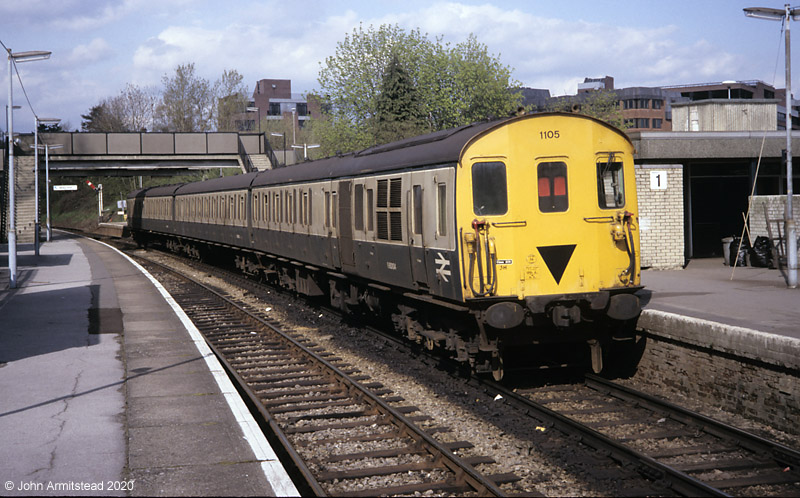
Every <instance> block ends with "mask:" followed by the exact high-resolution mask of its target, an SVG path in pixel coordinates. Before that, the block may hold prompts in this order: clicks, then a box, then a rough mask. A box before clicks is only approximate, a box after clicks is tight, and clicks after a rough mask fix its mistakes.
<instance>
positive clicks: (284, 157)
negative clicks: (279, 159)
mask: <svg viewBox="0 0 800 498" xmlns="http://www.w3.org/2000/svg"><path fill="white" fill-rule="evenodd" d="M270 135H272V136H273V137H283V165H284V166H286V133H276V132H274V131H273V132H272V133H270Z"/></svg>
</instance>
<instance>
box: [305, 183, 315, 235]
mask: <svg viewBox="0 0 800 498" xmlns="http://www.w3.org/2000/svg"><path fill="white" fill-rule="evenodd" d="M312 199H314V195H313V194H312V193H311V189H310V188H309V189H308V203H307V204H306V209H307V213H308V218H307V219H306V224H307V225H308V226H311V225H312V224H313V223H314V217H313V216H312V214H311V213H313V212H314V211H313V208H312V206H311V201H312Z"/></svg>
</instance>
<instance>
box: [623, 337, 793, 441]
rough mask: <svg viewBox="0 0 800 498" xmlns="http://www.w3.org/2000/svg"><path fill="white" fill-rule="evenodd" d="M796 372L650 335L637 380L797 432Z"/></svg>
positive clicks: (680, 399) (682, 399)
mask: <svg viewBox="0 0 800 498" xmlns="http://www.w3.org/2000/svg"><path fill="white" fill-rule="evenodd" d="M797 374H798V372H797V370H792V369H785V368H780V367H775V368H772V367H770V366H768V365H759V364H758V362H751V361H746V360H744V359H742V358H736V357H730V358H728V357H725V356H721V355H718V354H714V353H713V352H711V351H708V350H706V349H702V348H690V347H682V346H681V345H680V344H675V343H673V342H671V341H660V340H659V339H658V338H657V337H652V336H651V337H648V338H647V347H646V349H645V353H644V356H643V357H642V361H641V362H640V363H639V369H638V371H637V373H636V379H637V380H638V381H639V382H641V383H645V384H649V385H650V386H651V388H652V390H653V391H655V394H658V395H660V396H662V397H664V398H667V399H668V400H670V401H673V402H675V403H677V404H685V403H687V402H688V401H691V402H692V403H695V404H697V405H700V406H702V407H718V408H721V409H722V410H725V411H727V412H731V413H736V414H738V415H741V416H744V417H746V418H748V419H751V420H755V421H758V422H761V423H764V424H767V425H770V426H772V427H774V428H776V429H778V430H781V431H786V432H789V433H792V434H798V433H800V429H798V425H797V423H796V420H795V418H794V417H793V416H792V414H796V413H798V410H800V378H798V376H797ZM693 408H695V409H698V407H696V406H695V407H693ZM710 415H712V416H713V415H714V414H713V413H712V414H710Z"/></svg>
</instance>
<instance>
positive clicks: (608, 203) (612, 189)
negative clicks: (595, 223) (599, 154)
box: [597, 154, 625, 209]
mask: <svg viewBox="0 0 800 498" xmlns="http://www.w3.org/2000/svg"><path fill="white" fill-rule="evenodd" d="M624 186H625V185H624V182H623V174H622V162H620V161H615V160H614V155H613V154H610V155H609V157H608V159H606V160H601V161H598V162H597V201H598V204H599V205H600V207H601V208H603V209H612V208H619V207H622V206H624V205H625V190H624Z"/></svg>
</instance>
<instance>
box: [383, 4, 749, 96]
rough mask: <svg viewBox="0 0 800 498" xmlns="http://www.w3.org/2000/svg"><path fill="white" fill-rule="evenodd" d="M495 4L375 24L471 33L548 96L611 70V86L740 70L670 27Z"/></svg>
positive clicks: (428, 11)
mask: <svg viewBox="0 0 800 498" xmlns="http://www.w3.org/2000/svg"><path fill="white" fill-rule="evenodd" d="M501 5H502V4H497V5H493V4H489V3H487V4H481V5H467V4H464V3H459V2H439V3H435V4H433V5H430V6H429V7H426V8H423V9H421V10H420V11H417V12H406V13H404V14H399V15H393V16H386V17H384V18H381V19H379V20H376V21H380V22H389V23H397V24H399V25H400V26H402V27H405V28H409V29H410V28H415V27H419V28H420V29H421V30H422V31H423V32H427V33H429V35H431V36H434V35H442V36H443V37H444V39H445V40H446V41H450V42H451V43H458V42H460V41H463V40H464V39H465V38H466V36H467V34H468V33H473V34H475V35H476V37H477V39H478V41H480V42H481V43H484V44H486V45H487V47H488V50H489V52H490V53H493V54H495V55H500V58H501V61H502V62H503V63H504V64H505V65H507V66H510V67H512V68H513V69H514V72H513V74H512V76H513V77H514V78H515V79H517V80H519V81H521V82H522V83H523V85H526V86H533V87H537V88H547V89H550V90H551V93H553V94H554V95H559V94H563V93H575V92H576V91H577V83H578V82H581V81H583V78H584V77H598V76H604V75H610V76H614V77H615V80H616V82H617V84H618V85H617V86H623V85H624V86H659V85H671V84H677V83H680V82H684V81H686V82H689V80H693V79H696V78H698V77H700V76H702V77H704V78H707V79H710V80H715V79H720V78H722V79H725V78H727V77H729V76H727V75H729V74H730V73H731V71H732V70H733V71H736V70H744V66H743V65H742V64H741V62H740V61H737V60H736V58H735V57H734V56H732V55H731V54H730V53H727V52H725V50H724V49H723V48H722V47H719V46H714V45H713V44H711V43H708V42H705V41H702V40H701V41H700V42H697V43H694V44H692V45H687V44H685V43H683V42H682V41H681V40H680V39H679V38H677V35H678V33H679V29H678V27H676V26H673V25H669V26H662V27H657V28H650V27H642V26H638V25H637V26H630V25H624V24H608V23H601V22H588V21H584V20H580V19H579V18H576V19H574V20H565V19H553V18H546V17H540V16H537V15H534V14H531V13H527V12H523V11H521V10H519V9H509V8H504V7H502V6H501ZM723 75H726V76H724V77H723Z"/></svg>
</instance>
